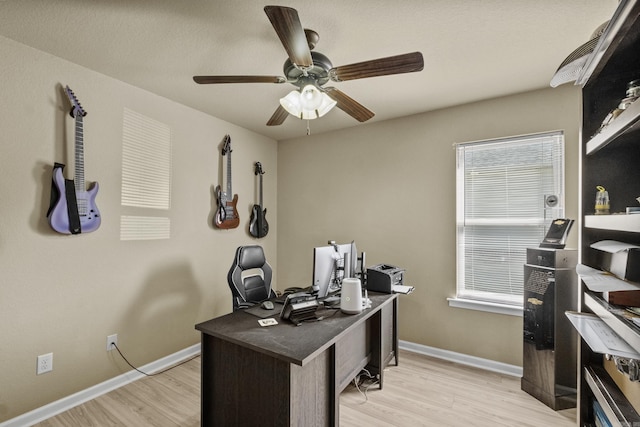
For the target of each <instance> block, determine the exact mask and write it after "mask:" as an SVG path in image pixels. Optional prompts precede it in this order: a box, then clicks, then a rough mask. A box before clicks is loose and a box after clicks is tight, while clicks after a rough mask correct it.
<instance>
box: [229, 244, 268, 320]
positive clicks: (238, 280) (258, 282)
mask: <svg viewBox="0 0 640 427" xmlns="http://www.w3.org/2000/svg"><path fill="white" fill-rule="evenodd" d="M248 270H254V271H253V272H249V273H250V274H246V272H247V271H248ZM271 276H272V269H271V266H270V265H269V263H268V262H267V260H266V258H265V256H264V250H263V249H262V246H258V245H253V246H240V247H239V248H238V249H236V255H235V258H234V259H233V264H232V265H231V268H230V269H229V273H228V274H227V281H228V282H229V287H230V288H231V293H232V294H233V309H234V310H237V309H238V308H246V307H250V306H251V305H254V304H257V303H260V302H262V301H264V300H267V299H269V298H273V297H275V292H274V291H273V290H272V289H271Z"/></svg>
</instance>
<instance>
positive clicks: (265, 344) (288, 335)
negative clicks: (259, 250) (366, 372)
mask: <svg viewBox="0 0 640 427" xmlns="http://www.w3.org/2000/svg"><path fill="white" fill-rule="evenodd" d="M395 298H397V295H396V294H378V293H373V292H370V293H369V299H370V300H371V308H370V309H366V310H363V311H362V313H360V314H355V315H354V314H344V313H342V312H341V311H340V310H339V309H338V310H322V313H320V314H321V315H324V314H326V317H325V318H324V319H323V320H321V321H318V322H308V323H303V324H302V325H300V326H295V325H294V324H293V323H291V322H289V321H285V320H282V319H280V317H279V314H280V310H279V309H280V308H281V307H280V306H277V307H276V309H275V310H274V311H275V312H276V313H274V317H275V318H276V320H278V324H277V325H275V326H265V327H263V326H260V325H259V324H258V318H257V317H256V316H253V315H251V314H248V313H244V312H242V310H239V311H235V312H233V313H230V314H227V315H224V316H221V317H217V318H215V319H212V320H209V321H206V322H203V323H199V324H197V325H196V329H197V330H199V331H200V332H202V333H205V334H208V335H211V336H214V337H217V338H221V339H224V340H226V341H229V342H233V343H235V344H237V345H240V346H243V347H246V348H250V349H252V350H254V351H257V352H260V353H264V354H268V355H269V356H271V357H275V358H278V359H281V360H284V361H287V362H289V363H294V364H296V365H300V366H304V365H305V364H306V363H308V362H309V361H310V360H312V359H313V358H314V357H316V355H317V354H319V353H321V352H323V351H324V350H326V349H327V348H328V347H329V346H331V345H333V343H334V342H336V341H337V340H338V339H340V337H341V336H342V334H343V333H345V331H346V330H347V329H349V328H350V327H351V326H353V325H356V324H358V323H361V322H364V321H366V320H367V319H368V318H369V317H371V316H372V315H373V314H374V313H375V312H376V311H378V310H377V308H379V307H381V306H384V305H387V304H390V303H391V302H392V301H393V300H394V299H395ZM334 311H337V312H335V314H334Z"/></svg>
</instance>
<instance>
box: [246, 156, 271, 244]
mask: <svg viewBox="0 0 640 427" xmlns="http://www.w3.org/2000/svg"><path fill="white" fill-rule="evenodd" d="M254 172H255V174H256V175H258V176H259V177H260V204H259V205H253V208H252V209H251V221H250V223H249V233H250V234H251V235H252V236H253V237H264V236H266V235H267V233H268V232H269V223H268V222H267V218H266V215H267V209H266V208H264V209H263V207H262V175H264V171H263V170H262V165H261V164H260V162H256V166H255V170H254Z"/></svg>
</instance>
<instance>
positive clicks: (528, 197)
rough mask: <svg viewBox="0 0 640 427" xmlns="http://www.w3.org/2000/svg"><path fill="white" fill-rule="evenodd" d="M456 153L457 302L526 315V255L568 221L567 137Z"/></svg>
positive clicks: (495, 143) (460, 147) (475, 145)
mask: <svg viewBox="0 0 640 427" xmlns="http://www.w3.org/2000/svg"><path fill="white" fill-rule="evenodd" d="M456 152H457V176H456V185H457V187H456V191H457V202H456V204H457V207H456V208H457V209H456V225H457V299H458V300H472V301H478V302H484V303H489V304H493V305H496V304H498V305H501V306H502V305H506V306H512V307H513V308H516V309H517V308H521V307H522V292H523V281H524V264H525V262H526V248H528V247H537V246H538V245H539V244H540V242H541V241H542V240H543V239H544V236H545V234H546V231H547V229H548V227H549V225H550V222H551V220H553V219H554V218H561V217H563V216H564V202H563V201H564V135H563V133H562V132H552V133H544V134H536V135H527V136H518V137H511V138H502V139H496V140H488V141H480V142H469V143H462V144H457V145H456ZM549 196H552V197H549ZM554 197H555V199H556V202H555V203H554V201H553V199H554ZM452 305H456V304H452ZM456 306H460V305H456ZM491 311H493V310H491Z"/></svg>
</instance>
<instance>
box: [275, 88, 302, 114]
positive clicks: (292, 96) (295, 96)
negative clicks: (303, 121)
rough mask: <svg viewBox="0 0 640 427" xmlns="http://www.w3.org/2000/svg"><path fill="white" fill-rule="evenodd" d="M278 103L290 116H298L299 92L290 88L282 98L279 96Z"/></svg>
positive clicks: (300, 108) (299, 111)
mask: <svg viewBox="0 0 640 427" xmlns="http://www.w3.org/2000/svg"><path fill="white" fill-rule="evenodd" d="M280 105H282V108H284V109H285V110H287V113H289V114H291V115H292V116H296V117H300V113H301V112H302V106H301V105H300V92H298V91H297V90H292V91H291V92H289V94H288V95H287V96H285V97H284V98H280Z"/></svg>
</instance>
